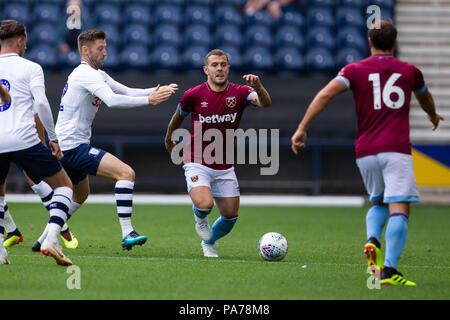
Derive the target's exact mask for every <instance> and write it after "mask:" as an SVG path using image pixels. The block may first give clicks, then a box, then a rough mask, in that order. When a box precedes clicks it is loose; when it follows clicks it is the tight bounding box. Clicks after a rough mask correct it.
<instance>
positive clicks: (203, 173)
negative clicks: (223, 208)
mask: <svg viewBox="0 0 450 320" xmlns="http://www.w3.org/2000/svg"><path fill="white" fill-rule="evenodd" d="M183 169H184V175H185V176H186V183H187V187H188V190H187V191H188V193H189V192H190V191H191V189H192V188H195V187H200V186H206V187H209V188H210V189H211V193H212V196H213V197H217V198H228V197H239V196H240V191H239V184H238V181H237V177H236V174H235V172H234V167H231V168H229V169H226V170H214V169H211V168H208V167H206V166H204V165H201V164H199V163H193V162H191V163H186V164H185V165H184V166H183Z"/></svg>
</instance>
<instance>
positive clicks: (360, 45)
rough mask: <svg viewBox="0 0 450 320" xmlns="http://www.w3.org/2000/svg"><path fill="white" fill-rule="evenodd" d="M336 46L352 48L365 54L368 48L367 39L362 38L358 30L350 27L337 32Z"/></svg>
mask: <svg viewBox="0 0 450 320" xmlns="http://www.w3.org/2000/svg"><path fill="white" fill-rule="evenodd" d="M337 46H338V47H339V48H343V47H353V48H355V49H358V50H360V51H361V52H363V53H366V51H367V50H368V48H369V45H368V42H367V38H364V37H363V35H362V33H361V31H360V29H355V28H352V27H346V28H342V29H340V30H339V31H338V34H337Z"/></svg>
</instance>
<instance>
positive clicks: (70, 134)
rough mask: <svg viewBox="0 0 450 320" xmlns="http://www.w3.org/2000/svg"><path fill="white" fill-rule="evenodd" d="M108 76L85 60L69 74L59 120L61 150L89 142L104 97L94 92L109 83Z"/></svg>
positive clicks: (57, 123) (58, 132) (57, 131)
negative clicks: (101, 97) (93, 123)
mask: <svg viewBox="0 0 450 320" xmlns="http://www.w3.org/2000/svg"><path fill="white" fill-rule="evenodd" d="M108 78H109V76H108V75H107V74H106V73H105V72H104V71H101V70H95V69H94V68H92V67H91V66H89V65H88V64H87V63H86V62H82V63H81V64H80V65H79V66H78V67H76V68H75V69H74V70H73V71H72V73H71V74H70V75H69V78H68V80H67V83H66V85H65V87H64V90H63V93H62V97H61V105H60V108H59V113H58V120H57V121H56V126H55V130H56V134H57V136H58V139H59V145H60V147H61V150H63V151H64V150H71V149H74V148H76V147H77V146H79V145H80V144H82V143H87V144H89V143H90V139H91V133H92V132H91V127H92V122H93V121H94V118H95V115H96V113H97V111H98V108H99V107H100V105H101V103H102V100H101V99H100V98H98V97H96V96H95V92H96V91H97V90H99V89H101V88H103V87H105V86H108V84H107V82H106V81H107V79H108Z"/></svg>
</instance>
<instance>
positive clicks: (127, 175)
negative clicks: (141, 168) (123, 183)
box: [117, 166, 136, 181]
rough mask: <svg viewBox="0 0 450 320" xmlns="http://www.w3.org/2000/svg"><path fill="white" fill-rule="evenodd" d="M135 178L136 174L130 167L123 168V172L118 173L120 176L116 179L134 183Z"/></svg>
mask: <svg viewBox="0 0 450 320" xmlns="http://www.w3.org/2000/svg"><path fill="white" fill-rule="evenodd" d="M135 177H136V174H135V172H134V170H133V169H132V168H131V167H130V166H127V167H126V168H124V170H122V171H121V172H120V174H119V175H118V177H117V180H127V181H134V179H135Z"/></svg>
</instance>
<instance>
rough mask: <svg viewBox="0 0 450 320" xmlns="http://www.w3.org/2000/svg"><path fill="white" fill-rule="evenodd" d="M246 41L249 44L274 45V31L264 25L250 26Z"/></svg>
mask: <svg viewBox="0 0 450 320" xmlns="http://www.w3.org/2000/svg"><path fill="white" fill-rule="evenodd" d="M245 43H246V45H247V46H264V47H268V48H269V47H270V46H271V45H272V33H271V31H270V29H269V28H268V27H266V26H263V25H255V26H250V27H248V28H247V31H246V33H245Z"/></svg>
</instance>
